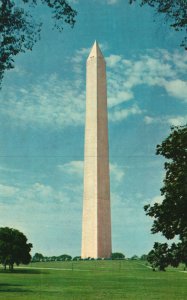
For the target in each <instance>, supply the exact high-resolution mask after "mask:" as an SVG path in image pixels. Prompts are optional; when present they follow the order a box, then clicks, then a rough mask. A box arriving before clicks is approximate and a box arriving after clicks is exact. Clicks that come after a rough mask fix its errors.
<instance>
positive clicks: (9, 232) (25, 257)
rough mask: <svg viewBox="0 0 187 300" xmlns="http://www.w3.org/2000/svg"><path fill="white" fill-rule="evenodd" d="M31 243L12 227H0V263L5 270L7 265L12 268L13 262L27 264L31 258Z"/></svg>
mask: <svg viewBox="0 0 187 300" xmlns="http://www.w3.org/2000/svg"><path fill="white" fill-rule="evenodd" d="M31 248H32V244H30V243H27V238H26V236H25V235H24V234H23V233H22V232H20V231H18V230H16V229H13V228H8V227H1V228H0V263H1V264H2V265H3V266H4V269H5V270H6V267H7V265H8V266H9V269H10V270H13V266H14V264H16V265H19V264H21V263H22V264H28V263H29V262H30V260H31V255H30V251H31Z"/></svg>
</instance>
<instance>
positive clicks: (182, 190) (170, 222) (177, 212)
mask: <svg viewBox="0 0 187 300" xmlns="http://www.w3.org/2000/svg"><path fill="white" fill-rule="evenodd" d="M156 153H157V154H158V155H163V156H164V157H165V158H166V159H167V160H168V161H167V162H166V163H165V165H164V166H165V170H166V176H165V179H164V186H163V187H162V188H161V194H162V195H163V196H164V200H163V201H162V203H161V204H160V203H155V204H154V205H153V206H151V205H146V206H144V209H145V211H146V215H148V216H150V217H153V218H154V221H153V225H152V229H151V231H152V233H157V232H161V233H162V234H163V235H164V236H165V237H166V238H167V239H173V238H174V237H178V238H179V240H180V242H179V243H178V244H176V243H173V244H172V245H171V247H170V248H169V247H168V246H167V244H159V243H155V246H154V250H152V251H151V252H150V253H149V255H148V257H149V258H148V261H149V262H151V261H152V262H156V265H155V266H158V265H159V264H160V266H161V268H165V266H166V265H167V263H168V264H170V265H172V266H174V267H177V266H178V264H179V263H180V262H183V263H185V264H187V125H186V126H181V127H173V128H172V131H171V134H170V135H169V136H168V137H167V138H166V139H165V140H164V141H163V142H162V144H161V145H158V146H157V151H156ZM164 251H165V252H164ZM158 256H160V259H159V258H158Z"/></svg>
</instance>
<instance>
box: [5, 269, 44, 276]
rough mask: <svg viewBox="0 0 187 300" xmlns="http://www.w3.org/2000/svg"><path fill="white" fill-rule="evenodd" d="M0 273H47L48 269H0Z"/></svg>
mask: <svg viewBox="0 0 187 300" xmlns="http://www.w3.org/2000/svg"><path fill="white" fill-rule="evenodd" d="M0 274H9V275H11V274H12V275H14V274H28V275H29V274H39V275H40V274H48V271H44V270H36V269H21V268H20V269H14V270H13V271H9V270H3V269H1V270H0Z"/></svg>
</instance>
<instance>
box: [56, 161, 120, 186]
mask: <svg viewBox="0 0 187 300" xmlns="http://www.w3.org/2000/svg"><path fill="white" fill-rule="evenodd" d="M57 167H58V169H59V170H60V171H61V172H64V173H66V174H69V175H73V176H76V177H77V176H78V177H80V178H82V177H83V173H84V171H83V169H84V161H81V160H80V161H79V160H77V161H76V160H75V161H70V162H69V163H66V164H63V165H58V166H57ZM124 175H125V172H124V170H123V168H121V167H120V166H118V165H117V164H112V163H110V177H111V180H112V181H113V182H114V183H119V182H120V181H121V180H122V179H123V177H124Z"/></svg>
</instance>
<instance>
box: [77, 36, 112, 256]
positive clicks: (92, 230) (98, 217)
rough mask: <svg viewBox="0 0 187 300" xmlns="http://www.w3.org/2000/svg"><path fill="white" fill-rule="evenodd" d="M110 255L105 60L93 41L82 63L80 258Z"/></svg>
mask: <svg viewBox="0 0 187 300" xmlns="http://www.w3.org/2000/svg"><path fill="white" fill-rule="evenodd" d="M110 256H111V212H110V178H109V154H108V117H107V88H106V63H105V60H104V57H103V55H102V53H101V50H100V48H99V45H98V43H97V42H95V43H94V45H93V47H92V49H91V52H90V54H89V56H88V59H87V66H86V124H85V149H84V199H83V222H82V253H81V257H82V258H88V257H90V258H99V257H101V258H109V257H110Z"/></svg>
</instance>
